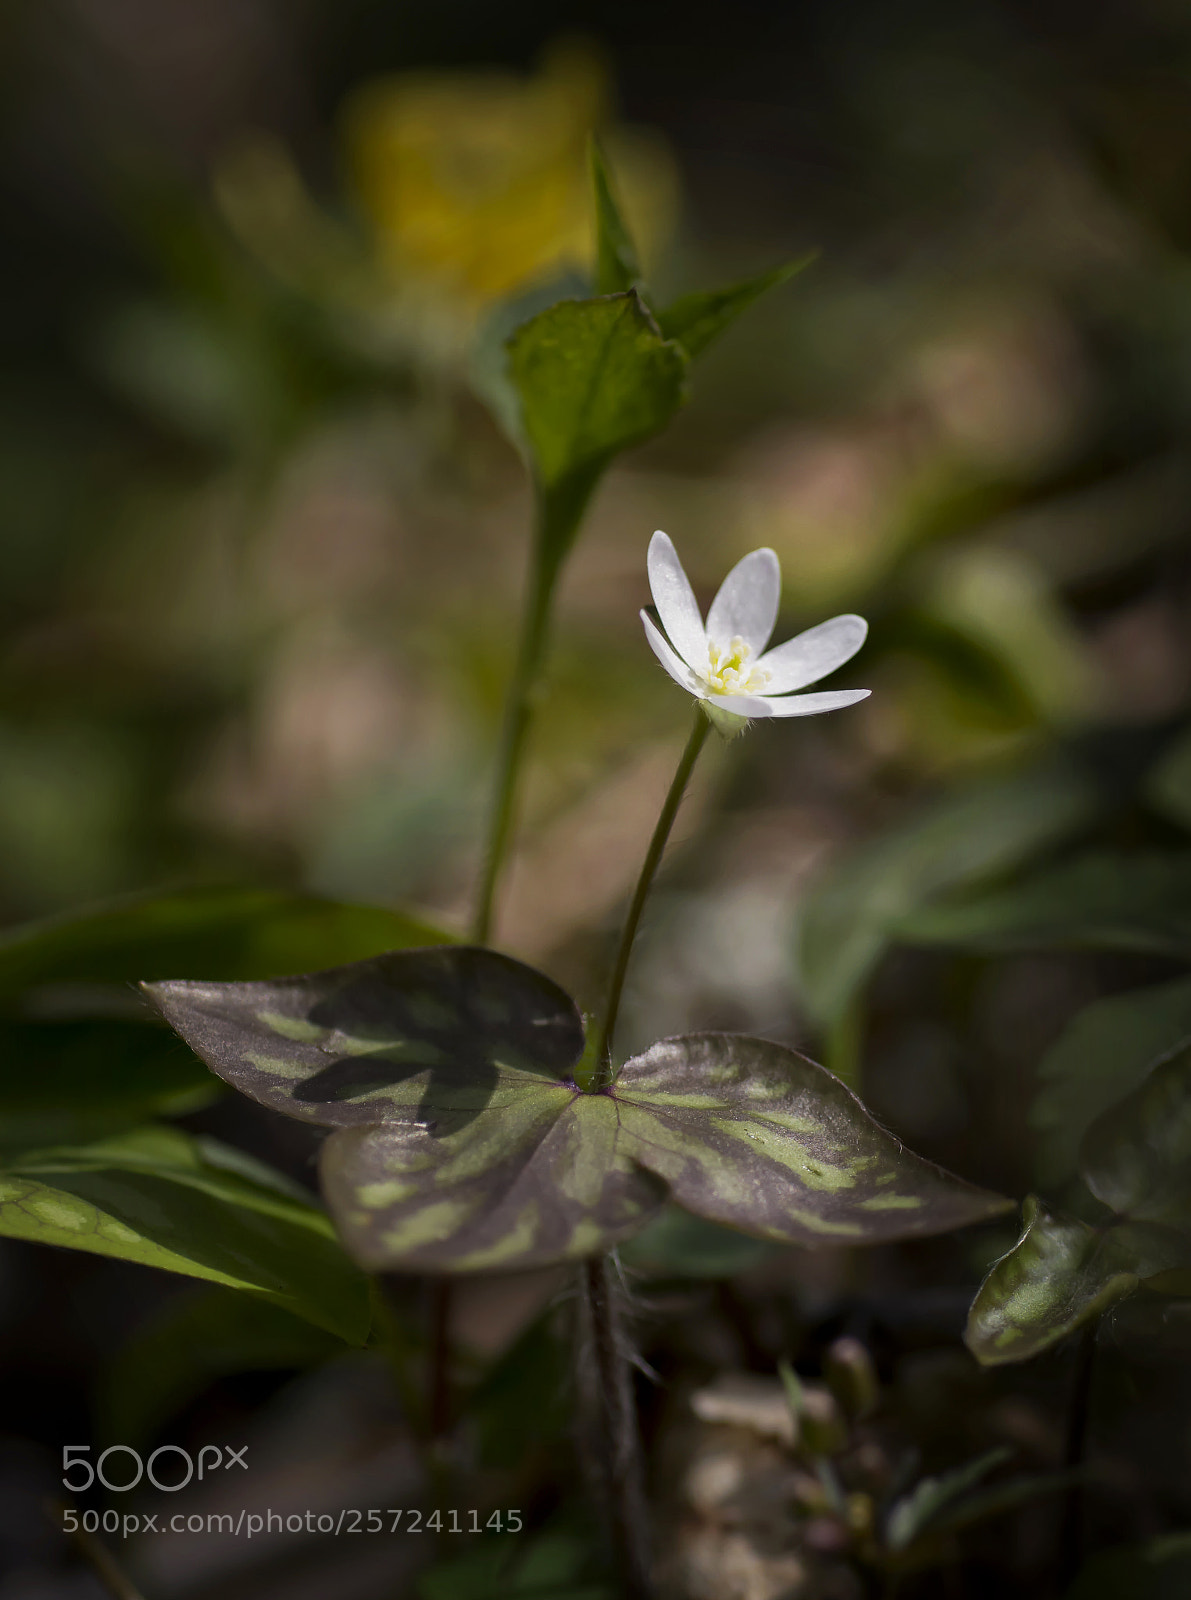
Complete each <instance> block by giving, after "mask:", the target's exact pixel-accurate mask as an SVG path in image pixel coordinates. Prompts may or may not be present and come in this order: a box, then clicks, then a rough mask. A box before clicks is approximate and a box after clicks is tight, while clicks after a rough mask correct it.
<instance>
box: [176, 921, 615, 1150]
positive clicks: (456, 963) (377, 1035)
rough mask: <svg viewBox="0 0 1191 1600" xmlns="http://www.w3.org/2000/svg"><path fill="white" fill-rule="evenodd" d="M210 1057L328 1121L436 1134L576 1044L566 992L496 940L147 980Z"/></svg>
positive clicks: (533, 1076)
mask: <svg viewBox="0 0 1191 1600" xmlns="http://www.w3.org/2000/svg"><path fill="white" fill-rule="evenodd" d="M144 987H145V990H146V992H147V993H148V994H149V995H150V997H151V998H152V999H153V1000H154V1001H155V1002H156V1003H157V1005H158V1006H159V1007H160V1009H161V1011H162V1013H163V1014H164V1016H165V1018H166V1020H167V1021H168V1022H170V1023H171V1024H172V1025H173V1026H174V1027H175V1028H176V1029H177V1030H178V1032H179V1033H180V1034H181V1035H182V1037H183V1038H184V1039H185V1040H186V1042H187V1044H189V1045H190V1046H191V1048H192V1049H193V1050H194V1051H195V1052H196V1053H197V1054H198V1055H200V1056H202V1058H203V1060H204V1061H205V1062H206V1063H207V1065H208V1066H209V1067H210V1068H211V1069H212V1071H214V1072H217V1073H218V1074H219V1076H220V1077H221V1078H224V1079H225V1080H226V1081H227V1082H228V1083H230V1084H232V1086H233V1087H234V1088H236V1089H239V1090H241V1091H242V1092H243V1093H244V1094H246V1095H248V1096H249V1097H250V1098H251V1099H253V1100H258V1101H260V1103H261V1104H262V1105H265V1106H269V1107H271V1108H272V1109H273V1110H274V1111H283V1112H284V1113H285V1114H286V1115H287V1116H290V1117H299V1118H301V1120H302V1121H304V1122H311V1123H318V1124H321V1125H322V1126H324V1127H351V1126H359V1125H363V1126H373V1125H375V1124H377V1123H393V1122H396V1123H403V1122H404V1123H411V1124H413V1123H420V1124H423V1125H432V1131H433V1132H434V1133H435V1135H436V1136H437V1137H439V1138H442V1137H444V1136H445V1135H446V1134H447V1133H448V1132H450V1131H453V1130H455V1129H458V1128H460V1127H462V1126H464V1125H465V1124H466V1123H468V1122H470V1121H471V1120H472V1119H473V1118H474V1117H476V1116H478V1114H479V1113H480V1112H481V1111H482V1110H484V1108H485V1107H488V1106H491V1107H492V1108H493V1109H500V1108H501V1107H503V1106H505V1105H508V1104H510V1103H511V1102H512V1101H513V1100H514V1099H516V1097H517V1096H518V1094H519V1093H523V1092H525V1091H526V1090H533V1089H537V1088H540V1087H541V1086H542V1081H543V1079H548V1080H549V1079H553V1080H557V1079H560V1078H562V1079H569V1078H570V1071H571V1068H572V1067H573V1066H574V1064H575V1062H576V1061H577V1060H578V1059H579V1056H580V1053H581V1052H582V1049H583V1020H582V1018H581V1017H580V1015H579V1013H578V1011H577V1010H576V1009H575V1003H574V1001H573V1000H572V999H571V998H570V996H569V995H567V994H566V993H565V991H564V990H562V989H560V988H559V987H558V985H557V984H555V983H551V981H550V979H549V978H545V977H543V976H542V974H541V973H539V972H535V971H534V970H533V969H532V968H531V967H527V966H523V965H522V963H521V962H519V961H511V960H509V958H508V957H507V956H501V955H497V954H496V953H495V952H493V951H491V950H474V949H471V948H469V947H458V946H451V945H445V946H441V947H439V948H435V949H429V950H403V951H398V952H394V953H393V954H391V955H386V956H376V957H374V958H373V959H372V960H370V961H356V962H353V963H351V965H349V966H346V967H334V968H332V969H331V970H330V971H328V972H319V973H314V974H313V975H312V976H309V977H300V978H277V979H274V980H273V981H270V982H264V983H191V982H185V981H180V980H178V981H170V982H165V983H150V984H145V985H144Z"/></svg>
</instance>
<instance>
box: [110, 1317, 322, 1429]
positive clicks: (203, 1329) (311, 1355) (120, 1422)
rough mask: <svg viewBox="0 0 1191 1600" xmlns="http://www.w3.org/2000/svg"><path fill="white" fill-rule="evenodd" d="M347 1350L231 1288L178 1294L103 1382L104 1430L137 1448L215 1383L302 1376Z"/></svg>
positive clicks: (117, 1359) (124, 1351)
mask: <svg viewBox="0 0 1191 1600" xmlns="http://www.w3.org/2000/svg"><path fill="white" fill-rule="evenodd" d="M343 1349H344V1344H343V1341H342V1340H341V1339H339V1338H337V1337H336V1336H335V1335H334V1334H332V1333H330V1332H328V1331H327V1330H326V1329H324V1328H321V1327H316V1326H314V1324H313V1323H310V1322H307V1321H305V1320H304V1319H303V1318H301V1317H297V1316H294V1315H292V1314H291V1313H290V1312H289V1311H285V1310H283V1309H282V1307H281V1306H279V1305H276V1304H275V1303H273V1302H272V1301H269V1300H262V1299H258V1297H257V1296H256V1295H250V1294H237V1293H236V1292H235V1291H234V1290H232V1289H223V1288H206V1289H199V1290H196V1291H194V1292H192V1293H184V1294H180V1295H177V1296H176V1297H174V1298H172V1299H171V1300H169V1301H167V1303H166V1304H165V1306H163V1307H162V1308H161V1310H160V1311H158V1313H157V1314H156V1315H155V1316H154V1317H152V1318H151V1320H150V1321H149V1322H148V1324H147V1325H145V1326H143V1327H141V1328H138V1329H137V1331H136V1332H135V1333H134V1334H133V1336H132V1338H131V1339H128V1340H127V1341H126V1342H125V1343H124V1345H123V1346H122V1347H121V1349H120V1351H119V1352H118V1354H117V1355H116V1357H115V1359H114V1360H113V1361H112V1362H111V1364H110V1366H109V1367H108V1370H107V1372H106V1374H105V1376H104V1379H103V1383H102V1385H101V1388H100V1393H99V1399H98V1406H97V1409H98V1422H99V1431H100V1432H101V1433H104V1434H106V1436H107V1437H108V1438H110V1439H122V1440H124V1441H126V1442H127V1443H129V1444H132V1445H139V1444H141V1443H143V1442H145V1441H147V1440H149V1439H151V1438H152V1437H153V1435H154V1433H155V1432H157V1431H158V1430H159V1429H160V1428H161V1426H162V1425H163V1424H164V1423H166V1422H168V1421H169V1420H170V1418H171V1417H174V1416H176V1415H177V1414H178V1413H179V1412H180V1411H181V1410H182V1409H183V1408H184V1407H186V1406H188V1405H189V1404H190V1402H191V1401H192V1400H194V1399H195V1398H196V1396H198V1395H199V1394H201V1393H202V1392H203V1390H204V1389H205V1388H207V1386H208V1385H209V1384H211V1383H212V1382H214V1381H215V1380H216V1379H217V1378H221V1377H226V1376H229V1375H231V1374H233V1373H240V1372H270V1371H277V1370H284V1369H289V1368H295V1369H299V1370H300V1369H302V1368H306V1367H311V1366H314V1365H316V1364H317V1363H318V1362H321V1361H325V1360H327V1359H328V1358H330V1357H331V1356H333V1355H336V1354H338V1353H339V1352H340V1351H341V1350H343Z"/></svg>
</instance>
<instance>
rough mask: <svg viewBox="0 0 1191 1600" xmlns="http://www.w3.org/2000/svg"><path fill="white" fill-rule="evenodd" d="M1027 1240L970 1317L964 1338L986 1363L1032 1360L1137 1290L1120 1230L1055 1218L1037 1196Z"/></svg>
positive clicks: (992, 1276)
mask: <svg viewBox="0 0 1191 1600" xmlns="http://www.w3.org/2000/svg"><path fill="white" fill-rule="evenodd" d="M1022 1215H1023V1221H1024V1224H1025V1227H1024V1231H1023V1233H1022V1236H1021V1238H1020V1239H1019V1240H1018V1241H1017V1243H1016V1244H1015V1245H1014V1247H1013V1249H1012V1250H1010V1251H1009V1252H1008V1253H1007V1254H1006V1255H1004V1256H1002V1257H1001V1259H1000V1260H999V1261H998V1262H996V1263H995V1265H994V1266H993V1268H992V1271H991V1272H990V1273H989V1274H988V1277H987V1278H985V1280H984V1282H983V1283H982V1284H981V1286H980V1289H979V1291H978V1292H977V1295H976V1298H975V1300H974V1301H973V1302H972V1308H971V1310H970V1311H969V1313H968V1326H967V1330H966V1332H965V1334H964V1340H965V1342H966V1344H967V1346H968V1348H969V1350H971V1352H972V1354H973V1355H974V1356H975V1357H976V1358H977V1360H979V1361H981V1362H983V1363H984V1365H985V1366H997V1365H1000V1364H1001V1363H1003V1362H1008V1361H1028V1360H1029V1359H1030V1357H1031V1356H1036V1355H1038V1354H1039V1352H1040V1351H1042V1350H1045V1349H1047V1348H1048V1347H1049V1346H1050V1345H1053V1344H1057V1343H1058V1341H1059V1340H1060V1339H1062V1338H1064V1337H1065V1336H1066V1335H1067V1334H1069V1333H1070V1332H1072V1330H1073V1329H1075V1328H1078V1327H1079V1326H1080V1325H1081V1324H1082V1323H1084V1322H1087V1321H1088V1320H1089V1319H1090V1318H1092V1317H1096V1316H1099V1314H1100V1313H1101V1312H1102V1311H1104V1310H1105V1309H1106V1308H1107V1307H1108V1306H1110V1305H1111V1304H1112V1303H1113V1301H1114V1300H1119V1299H1121V1298H1122V1296H1124V1295H1127V1294H1129V1293H1131V1292H1132V1290H1133V1289H1135V1288H1136V1287H1137V1283H1138V1278H1139V1276H1140V1274H1139V1272H1138V1271H1137V1270H1136V1269H1137V1267H1138V1266H1142V1265H1149V1264H1150V1263H1148V1262H1140V1261H1138V1260H1136V1259H1132V1258H1131V1252H1130V1250H1129V1240H1128V1238H1124V1239H1122V1238H1121V1237H1120V1235H1119V1233H1118V1225H1116V1224H1110V1225H1109V1226H1107V1227H1105V1228H1101V1229H1097V1228H1092V1227H1089V1226H1088V1224H1087V1223H1085V1222H1079V1221H1077V1220H1075V1219H1074V1218H1064V1217H1057V1216H1054V1215H1052V1214H1051V1213H1050V1212H1049V1211H1047V1210H1046V1208H1045V1207H1044V1206H1043V1205H1042V1204H1041V1202H1040V1201H1038V1200H1036V1199H1034V1198H1033V1196H1031V1197H1030V1198H1029V1199H1027V1200H1026V1202H1025V1205H1024V1207H1023V1213H1022Z"/></svg>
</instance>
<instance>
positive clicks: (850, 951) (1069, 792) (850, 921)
mask: <svg viewBox="0 0 1191 1600" xmlns="http://www.w3.org/2000/svg"><path fill="white" fill-rule="evenodd" d="M1096 806H1097V796H1096V792H1095V789H1094V787H1093V785H1092V784H1091V783H1090V782H1089V780H1088V779H1087V778H1086V777H1085V776H1084V775H1083V774H1082V773H1081V772H1080V771H1078V770H1077V769H1076V768H1074V767H1072V766H1071V765H1069V764H1067V763H1065V762H1060V761H1047V762H1044V763H1040V764H1038V765H1036V766H1033V767H1030V768H1028V769H1026V770H1025V771H1022V772H1019V773H1015V774H1013V775H1012V776H1010V777H1007V778H1005V777H1000V778H995V779H992V780H985V781H984V782H981V783H978V784H975V785H972V786H970V787H968V788H965V789H961V790H959V791H957V792H956V793H954V794H951V795H948V796H946V797H945V798H944V799H942V800H939V801H938V802H936V804H935V805H933V806H931V807H929V808H928V809H927V810H925V811H923V812H921V813H919V814H918V815H916V816H914V817H912V818H911V819H910V820H909V821H907V822H905V823H903V824H901V825H899V826H897V827H894V828H892V829H890V830H889V831H888V832H887V833H885V834H883V835H881V836H879V837H878V838H876V839H874V840H872V841H871V842H869V843H867V844H865V845H863V846H861V848H860V849H858V850H857V851H855V852H854V853H853V854H852V855H850V856H848V857H847V858H846V859H845V860H844V861H843V862H841V864H840V865H839V866H838V867H836V868H835V869H834V870H833V871H832V872H830V873H829V874H828V876H827V877H826V878H825V879H824V880H823V882H822V883H820V884H819V885H818V887H817V888H816V889H815V890H814V891H813V892H812V894H811V895H810V896H809V897H808V899H807V902H806V905H805V908H804V911H803V915H802V921H801V926H800V930H799V937H798V949H797V959H798V967H799V973H800V980H801V988H802V993H803V996H804V998H805V1000H806V1003H807V1005H808V1006H809V1008H810V1010H811V1012H812V1014H813V1015H814V1017H815V1018H816V1019H817V1020H818V1022H819V1023H820V1024H821V1025H823V1026H832V1025H834V1024H837V1023H838V1022H839V1021H840V1020H841V1018H842V1017H843V1016H844V1015H845V1013H846V1012H847V1010H848V1008H849V1007H850V1006H851V1004H852V1002H853V1000H854V999H855V997H856V995H857V994H858V993H859V991H860V989H861V987H862V986H863V984H864V983H865V982H866V980H867V979H868V977H869V976H870V974H871V973H872V971H873V969H874V967H875V966H876V964H877V962H878V961H879V960H880V958H881V956H882V955H883V954H884V952H885V950H886V949H887V948H888V946H889V945H890V944H891V943H892V942H894V941H895V940H897V939H899V938H905V937H910V936H912V933H911V932H910V931H909V930H913V929H914V928H916V927H917V926H919V925H920V923H921V920H922V915H923V914H922V912H921V910H920V908H921V907H924V906H927V905H928V904H929V903H930V902H931V901H932V900H934V899H935V898H937V897H939V896H941V895H943V894H945V893H946V892H947V891H949V890H952V891H953V890H956V889H958V888H961V887H965V886H967V885H969V884H976V883H980V882H982V881H983V880H985V879H989V878H994V877H997V876H999V875H1002V874H1004V873H1006V872H1008V871H1009V870H1010V869H1012V868H1013V867H1016V866H1018V865H1020V864H1021V863H1022V862H1023V861H1025V860H1027V859H1029V858H1030V857H1031V856H1035V855H1037V854H1038V853H1040V852H1041V851H1042V850H1044V849H1045V848H1046V847H1047V846H1048V845H1053V844H1055V843H1056V842H1057V841H1059V840H1061V839H1063V838H1065V837H1067V836H1069V835H1070V834H1072V833H1073V832H1074V831H1075V830H1076V829H1077V828H1079V827H1080V826H1081V824H1083V823H1084V822H1086V821H1087V820H1088V818H1089V817H1090V816H1091V815H1093V814H1094V811H1095V809H1096ZM916 913H917V916H916V915H915V914H916Z"/></svg>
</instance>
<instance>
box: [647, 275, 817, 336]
mask: <svg viewBox="0 0 1191 1600" xmlns="http://www.w3.org/2000/svg"><path fill="white" fill-rule="evenodd" d="M816 254H817V252H816V251H813V250H812V251H811V252H810V253H809V254H807V255H805V256H800V257H799V258H798V260H797V261H788V262H786V263H785V264H784V265H782V266H780V267H774V268H772V269H771V270H770V271H769V272H762V273H759V274H758V275H757V277H755V278H745V279H744V280H743V282H741V283H733V284H730V285H729V286H728V287H727V288H726V289H710V290H707V291H705V292H702V293H697V294H687V295H683V297H682V299H681V300H676V301H675V302H674V304H673V305H672V306H670V307H668V308H667V309H666V310H665V311H659V312H658V313H657V321H658V327H659V328H660V329H661V330H662V334H663V337H665V338H667V339H674V340H676V341H677V342H678V343H679V344H680V345H681V346H682V348H683V349H684V350H685V351H686V353H687V355H688V356H690V357H691V359H692V360H693V359H694V358H695V357H696V356H700V355H702V354H703V352H704V350H706V349H707V346H708V345H709V344H711V343H713V342H714V340H716V339H718V338H719V336H720V334H721V333H723V332H724V330H725V329H726V328H729V327H730V326H731V325H732V323H734V322H735V321H736V319H737V317H739V316H740V315H741V313H742V312H745V311H747V310H748V308H749V306H751V305H752V303H753V301H754V300H759V299H760V298H761V296H762V295H763V294H766V293H768V291H769V290H770V289H776V288H777V287H778V286H779V285H780V284H783V283H788V282H789V281H790V279H791V278H795V277H797V276H798V274H799V273H800V272H803V271H805V269H806V268H807V267H809V266H810V264H811V262H812V261H814V259H815V256H816Z"/></svg>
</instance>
